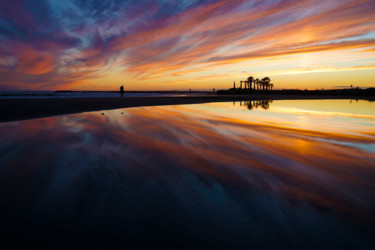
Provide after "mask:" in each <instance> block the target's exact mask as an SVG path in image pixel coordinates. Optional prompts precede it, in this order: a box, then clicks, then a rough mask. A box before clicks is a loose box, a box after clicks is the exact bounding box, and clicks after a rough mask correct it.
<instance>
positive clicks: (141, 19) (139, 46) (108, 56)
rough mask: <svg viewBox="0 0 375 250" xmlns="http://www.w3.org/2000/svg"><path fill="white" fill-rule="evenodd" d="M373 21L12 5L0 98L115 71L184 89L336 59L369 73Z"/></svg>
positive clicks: (365, 8)
mask: <svg viewBox="0 0 375 250" xmlns="http://www.w3.org/2000/svg"><path fill="white" fill-rule="evenodd" d="M374 12H375V3H374V2H373V1H370V0H360V1H354V0H341V1H339V0H333V1H320V0H319V1H312V0H302V1H296V0H286V1H279V0H278V1H245V0H231V1H229V0H221V1H214V0H211V1H210V0H206V1H203V0H201V1H198V0H197V1H162V0H159V1H148V0H143V1H137V2H134V1H119V0H112V1H106V2H105V3H104V2H102V1H63V2H61V1H53V0H50V1H45V2H38V3H35V2H33V3H31V2H24V1H20V0H14V1H8V2H4V3H1V4H0V17H1V19H2V21H1V22H0V76H1V79H2V81H1V82H0V88H1V87H13V88H30V89H35V88H52V89H55V88H62V87H67V86H70V87H74V86H76V87H79V86H80V84H82V83H84V82H90V81H95V80H96V79H98V78H105V77H107V76H109V75H111V74H114V73H113V70H114V69H116V74H117V75H119V76H121V77H123V78H126V79H138V80H143V81H149V80H150V79H158V78H159V79H162V80H164V81H165V82H168V81H181V80H182V79H175V80H171V79H168V77H170V76H171V75H174V76H175V77H176V76H177V75H182V74H191V73H194V72H202V71H203V72H204V71H210V70H211V69H214V68H217V67H219V66H222V65H231V64H233V65H235V64H238V63H244V62H249V63H251V62H252V60H258V59H275V58H279V59H280V60H284V58H285V57H290V56H295V55H307V54H316V53H320V52H330V51H340V53H342V54H345V53H347V52H350V53H351V54H352V55H354V57H352V60H351V62H349V63H350V65H345V67H351V68H356V69H360V68H361V67H364V68H366V67H368V63H364V62H363V61H362V60H361V59H362V58H363V55H364V54H365V55H366V58H368V57H372V58H374V55H373V50H374V47H375V37H374V36H373V35H371V34H373V33H372V32H374V30H375V17H374V15H373V14H372V13H374ZM366 34H370V35H369V36H365V35H366ZM353 53H354V54H353ZM371 55H372V56H371ZM288 63H290V67H289V68H290V69H291V70H293V69H294V68H295V65H294V64H293V63H292V62H288ZM250 65H251V64H250ZM330 66H331V68H337V69H342V68H345V67H343V65H340V64H338V63H336V64H334V63H333V65H330ZM312 70H314V68H312ZM272 71H275V69H273V68H272V65H271V66H270V69H269V72H272ZM296 71H298V69H296ZM225 74H226V73H223V74H221V75H225ZM212 75H214V74H213V73H212V72H208V73H207V75H206V76H202V75H201V76H191V77H190V76H189V77H190V79H191V80H192V81H193V80H194V79H197V78H199V79H203V78H204V77H210V76H212ZM103 88H105V86H103Z"/></svg>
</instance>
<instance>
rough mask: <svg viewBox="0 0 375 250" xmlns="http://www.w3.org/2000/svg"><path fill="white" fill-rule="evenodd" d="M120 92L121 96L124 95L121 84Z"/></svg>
mask: <svg viewBox="0 0 375 250" xmlns="http://www.w3.org/2000/svg"><path fill="white" fill-rule="evenodd" d="M120 94H121V98H122V97H124V86H123V85H121V87H120Z"/></svg>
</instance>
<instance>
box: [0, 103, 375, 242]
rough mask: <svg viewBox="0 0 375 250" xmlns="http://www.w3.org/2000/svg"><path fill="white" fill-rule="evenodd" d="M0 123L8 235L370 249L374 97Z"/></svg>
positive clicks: (0, 181) (374, 217)
mask: <svg viewBox="0 0 375 250" xmlns="http://www.w3.org/2000/svg"><path fill="white" fill-rule="evenodd" d="M0 131H1V137H0V155H1V158H0V201H1V204H3V205H1V206H0V214H1V217H0V219H1V221H0V225H1V226H0V227H1V228H0V229H1V232H2V233H1V236H0V237H2V238H6V239H8V240H9V239H11V240H13V239H24V241H18V243H25V242H26V243H29V242H31V243H40V242H43V243H45V244H47V243H48V244H55V242H56V241H55V239H58V240H61V239H63V240H62V242H70V241H77V240H79V242H80V243H81V244H83V245H84V246H90V245H92V246H99V245H100V244H103V245H104V246H127V247H149V248H150V247H152V248H155V247H163V248H165V247H167V248H193V247H194V248H197V247H219V248H288V249H289V248H296V249H297V248H298V249H301V248H307V249H308V248H355V249H371V248H373V247H374V243H375V240H374V236H375V230H374V226H375V213H374V212H375V195H374V194H375V182H374V180H375V102H367V101H355V100H353V101H350V100H315V101H258V102H255V101H252V102H235V103H211V104H197V105H181V106H164V107H143V108H129V109H118V110H111V111H100V112H89V113H82V114H75V115H66V116H59V117H51V118H43V119H34V120H28V121H20V122H11V123H2V124H0Z"/></svg>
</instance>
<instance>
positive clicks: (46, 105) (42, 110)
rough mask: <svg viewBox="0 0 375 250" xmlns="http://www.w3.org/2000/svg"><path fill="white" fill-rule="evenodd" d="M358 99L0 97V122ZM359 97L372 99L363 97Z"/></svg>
mask: <svg viewBox="0 0 375 250" xmlns="http://www.w3.org/2000/svg"><path fill="white" fill-rule="evenodd" d="M303 99H306V100H308V99H358V97H350V96H299V95H199V96H198V95H197V96H169V97H127V98H120V97H119V98H55V99H54V98H44V99H0V113H1V114H0V122H9V121H19V120H25V119H34V118H40V117H48V116H56V115H65V114H73V113H81V112H87V111H98V110H109V109H119V108H130V107H142V106H162V105H179V104H198V103H209V102H228V101H249V100H303ZM360 99H365V100H371V99H372V100H373V97H372V98H365V97H361V98H360Z"/></svg>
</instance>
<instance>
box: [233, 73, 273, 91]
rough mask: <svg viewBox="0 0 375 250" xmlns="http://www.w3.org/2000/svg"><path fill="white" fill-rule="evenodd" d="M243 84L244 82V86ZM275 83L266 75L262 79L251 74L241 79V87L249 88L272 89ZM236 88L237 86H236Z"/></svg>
mask: <svg viewBox="0 0 375 250" xmlns="http://www.w3.org/2000/svg"><path fill="white" fill-rule="evenodd" d="M242 84H244V88H242ZM273 86H274V85H273V83H271V79H270V78H269V77H268V76H266V77H264V78H262V79H260V80H259V79H258V78H256V79H255V78H254V77H253V76H249V77H248V78H247V79H246V80H244V81H240V89H248V90H272V89H273ZM234 88H236V87H235V86H234Z"/></svg>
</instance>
